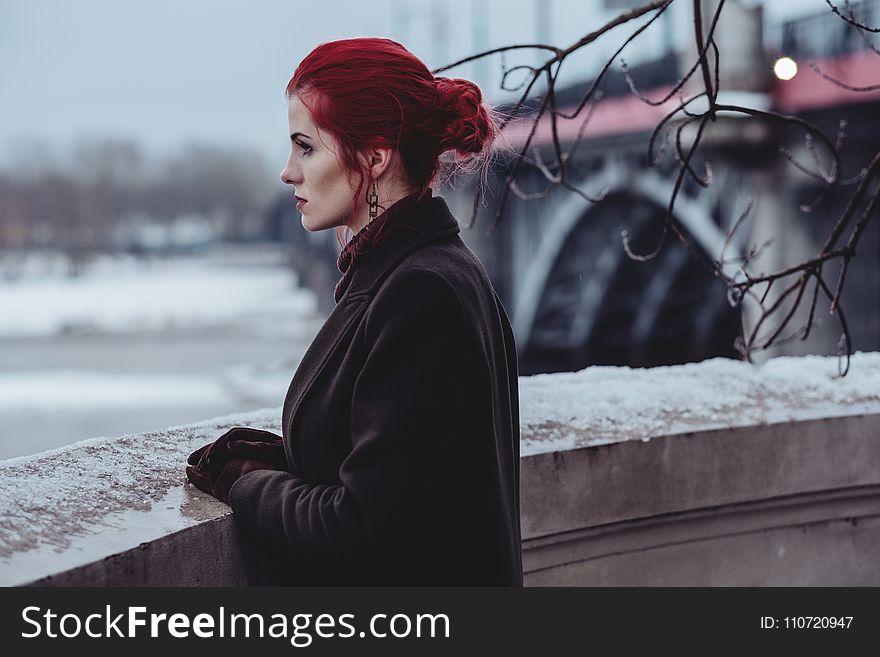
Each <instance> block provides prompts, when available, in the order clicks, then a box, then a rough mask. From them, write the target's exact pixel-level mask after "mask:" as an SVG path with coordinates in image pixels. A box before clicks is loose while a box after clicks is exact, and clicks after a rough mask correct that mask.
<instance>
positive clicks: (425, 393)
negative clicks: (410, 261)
mask: <svg viewBox="0 0 880 657" xmlns="http://www.w3.org/2000/svg"><path fill="white" fill-rule="evenodd" d="M465 317H466V316H465V313H464V311H463V308H462V306H461V302H460V301H459V299H458V296H457V295H456V293H455V291H454V290H453V288H452V287H451V285H450V284H449V283H448V282H447V281H446V280H445V279H444V278H442V277H441V276H440V275H439V274H437V273H435V272H433V271H430V270H426V269H408V270H406V271H405V272H403V273H401V274H399V275H398V276H396V277H395V278H394V279H393V280H389V281H388V283H386V285H385V287H384V288H383V289H382V290H381V291H380V292H379V294H378V295H377V296H376V298H375V300H374V301H373V303H372V305H371V308H370V309H369V310H368V311H367V314H366V316H365V322H366V326H365V332H364V340H365V344H366V346H367V356H366V359H365V362H364V365H363V369H362V370H361V372H360V373H359V374H358V376H357V379H356V382H355V385H354V392H353V398H352V400H351V434H352V435H351V438H352V450H351V452H350V453H349V455H348V456H347V457H346V459H345V460H344V461H343V463H342V465H341V468H340V472H339V475H340V480H341V482H342V484H341V485H326V484H314V483H311V482H308V481H305V480H303V479H300V478H298V477H296V476H294V475H292V474H290V473H288V472H278V471H270V470H261V471H254V472H250V473H248V474H246V475H245V476H243V477H241V478H240V479H239V480H238V481H237V482H236V483H235V484H234V485H233V487H232V489H231V492H230V504H231V506H232V508H233V510H234V511H235V514H236V518H237V520H238V521H239V522H241V523H242V524H243V525H244V526H245V529H246V530H249V531H250V532H251V533H254V534H256V535H257V536H260V537H265V538H266V539H268V540H269V541H271V542H273V543H276V544H281V545H282V546H284V547H285V548H287V549H289V550H290V552H291V553H292V554H293V555H294V556H296V555H303V556H314V557H318V558H331V559H332V558H336V559H345V560H356V559H359V558H369V555H370V554H371V553H377V552H381V553H383V554H384V555H385V556H386V557H387V556H388V554H389V551H390V552H391V553H394V552H395V550H396V549H405V545H406V542H407V540H415V539H414V538H413V535H414V530H415V531H416V533H417V530H416V528H417V527H419V526H420V524H422V523H424V524H427V523H429V522H430V518H431V515H432V514H433V513H435V512H436V511H437V510H438V509H439V508H440V507H441V506H442V503H443V495H444V493H443V491H444V490H448V488H449V486H450V485H454V482H455V474H454V472H451V471H450V467H449V464H450V463H451V462H452V458H451V457H452V456H453V454H454V453H455V450H456V448H457V445H456V438H457V437H458V436H460V435H461V434H462V430H461V428H460V426H458V423H461V422H463V421H467V416H468V415H467V413H466V412H465V405H466V400H465V394H464V389H465V388H466V387H467V386H463V385H462V381H461V378H462V376H471V377H473V376H474V374H473V371H472V370H473V368H474V354H475V352H474V351H473V350H472V346H473V345H474V344H475V342H474V340H475V337H474V336H475V333H474V331H475V329H474V327H473V326H469V325H468V322H466V320H465ZM468 363H469V365H468ZM468 366H469V367H470V369H471V372H470V373H467V371H466V367H468Z"/></svg>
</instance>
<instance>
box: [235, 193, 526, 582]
mask: <svg viewBox="0 0 880 657" xmlns="http://www.w3.org/2000/svg"><path fill="white" fill-rule="evenodd" d="M395 222H396V223H397V224H399V225H397V226H396V227H395V229H394V230H391V229H390V228H386V231H387V232H386V233H385V234H383V235H382V236H381V237H380V239H379V241H378V242H377V244H376V245H375V247H374V248H373V249H372V250H371V251H369V252H368V253H366V254H364V255H362V256H360V259H359V260H358V263H357V267H356V268H355V269H354V270H353V272H352V277H351V281H350V284H349V286H348V288H347V289H346V291H345V293H344V295H343V296H342V297H341V299H340V300H339V303H338V304H337V305H336V308H335V309H334V310H333V312H332V313H331V314H330V316H329V317H328V318H327V321H326V322H325V324H324V326H323V327H322V328H321V330H320V331H319V332H318V335H317V336H316V337H315V340H314V342H313V343H312V344H311V346H310V347H309V349H308V351H307V352H306V353H305V355H304V356H303V359H302V362H301V363H300V365H299V368H298V369H297V371H296V374H295V375H294V377H293V381H292V382H291V384H290V389H289V390H288V393H287V397H286V399H285V401H284V410H283V415H282V422H283V424H282V430H283V437H284V446H285V451H286V454H287V460H288V465H289V466H290V467H289V469H290V472H281V471H275V470H258V471H255V472H250V473H248V474H246V475H244V476H243V477H242V478H241V479H239V480H238V481H237V482H236V483H235V484H234V485H233V487H232V489H231V491H230V504H231V506H232V508H233V510H234V511H235V516H236V519H237V520H238V522H239V523H240V524H241V525H242V526H243V528H244V530H245V531H246V532H247V533H249V534H251V535H252V536H255V537H257V538H258V539H259V540H260V541H262V542H264V543H267V544H270V545H274V546H276V547H277V548H279V549H280V550H282V551H283V553H284V555H285V557H284V558H285V559H288V558H289V565H290V567H291V571H292V574H291V575H290V583H292V584H313V585H331V584H332V585H345V584H372V585H506V586H510V585H514V586H521V585H522V553H521V544H520V543H521V538H520V523H519V397H518V388H517V365H516V347H515V344H514V339H513V333H512V331H511V328H510V322H509V321H508V318H507V315H506V313H505V311H504V308H503V307H502V305H501V302H500V300H499V299H498V296H497V295H496V294H495V291H494V290H493V288H492V285H491V283H490V282H489V279H488V277H487V276H486V272H485V271H484V269H483V267H482V265H481V264H480V263H479V261H478V260H477V258H476V256H475V255H474V254H473V253H472V252H471V251H470V250H469V249H468V248H467V246H465V244H464V243H463V242H462V241H461V238H460V237H459V235H458V233H459V228H458V224H457V222H456V220H455V218H454V217H453V216H452V215H451V214H450V212H449V208H448V207H447V205H446V202H445V201H444V200H443V199H442V198H440V197H436V196H435V197H430V196H429V197H428V198H427V199H424V200H422V201H420V202H419V203H418V204H417V205H415V207H413V208H412V209H410V210H409V211H407V212H405V213H403V214H402V215H401V216H399V217H398V218H397V219H396V220H395Z"/></svg>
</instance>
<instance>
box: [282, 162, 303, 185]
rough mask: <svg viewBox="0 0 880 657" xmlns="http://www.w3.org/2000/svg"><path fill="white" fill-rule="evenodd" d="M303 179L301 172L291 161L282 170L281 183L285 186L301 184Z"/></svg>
mask: <svg viewBox="0 0 880 657" xmlns="http://www.w3.org/2000/svg"><path fill="white" fill-rule="evenodd" d="M301 177H302V175H301V172H300V171H299V170H298V169H297V168H296V167H295V166H294V163H293V162H292V161H291V160H287V164H285V165H284V168H283V169H282V170H281V182H283V183H284V184H285V185H295V184H297V183H298V182H301V181H300V178H301Z"/></svg>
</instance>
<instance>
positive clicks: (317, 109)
mask: <svg viewBox="0 0 880 657" xmlns="http://www.w3.org/2000/svg"><path fill="white" fill-rule="evenodd" d="M294 94H296V95H297V96H299V97H300V99H302V100H303V102H304V103H305V102H306V101H305V99H303V95H308V99H309V102H308V103H306V105H307V107H308V108H309V110H310V112H311V114H312V119H313V120H314V122H315V125H317V126H318V127H319V128H321V129H322V130H325V131H327V132H329V133H330V134H332V135H333V137H334V138H335V139H336V141H337V142H338V143H339V146H340V152H339V153H338V157H339V161H340V164H341V165H342V166H343V167H344V168H345V169H346V170H347V171H348V172H349V173H351V174H355V175H358V174H359V184H358V187H357V190H356V192H355V195H354V198H357V195H358V194H360V193H361V192H363V193H364V197H365V199H366V194H367V189H366V188H365V184H364V183H365V182H366V177H367V172H366V171H365V170H364V169H363V168H362V167H361V164H360V163H359V162H358V160H357V153H358V151H362V150H365V149H368V148H371V147H380V148H392V149H394V150H396V151H397V152H398V153H399V154H400V159H401V163H402V166H403V170H404V173H405V174H406V176H407V178H408V179H409V182H410V183H411V184H412V185H413V186H414V187H415V189H416V190H417V191H419V192H420V196H422V195H424V194H426V193H427V192H428V188H429V187H431V186H432V185H434V184H440V185H442V184H443V183H445V182H446V181H447V180H448V179H449V178H450V177H451V176H452V175H454V174H455V173H457V172H459V171H464V172H473V171H476V170H478V169H479V170H480V171H481V173H482V176H481V182H484V181H485V179H486V173H487V169H488V165H489V155H490V149H491V145H492V142H493V141H494V139H495V137H496V136H497V135H498V132H499V130H498V125H499V121H498V118H497V117H498V114H497V113H496V112H495V111H494V110H492V109H490V108H489V107H487V106H486V105H485V104H484V103H483V94H482V92H481V91H480V88H479V87H478V86H477V85H476V84H474V83H473V82H471V81H469V80H464V79H460V78H446V77H434V75H433V74H432V73H431V71H430V70H428V67H427V66H425V64H424V63H423V62H422V61H421V60H420V59H419V58H418V57H416V56H415V55H413V54H412V53H411V52H410V51H408V50H407V49H406V48H404V47H403V46H402V45H401V44H399V43H398V42H396V41H392V40H391V39H383V38H359V39H341V40H338V41H330V42H327V43H322V44H321V45H319V46H318V47H317V48H315V49H314V50H312V52H310V53H309V54H308V55H307V56H306V58H305V59H303V60H302V62H300V64H299V66H298V67H297V69H296V71H295V72H294V74H293V77H292V78H291V79H290V82H288V83H287V91H286V95H287V97H288V98H289V97H290V96H292V95H294ZM450 151H451V152H452V153H451V157H442V158H441V155H443V154H444V153H447V152H450ZM367 187H368V186H367ZM383 210H384V208H383ZM353 219H354V216H353V215H352V217H350V218H349V221H348V222H346V225H350V224H351V222H352V221H353ZM337 236H339V232H337ZM341 243H342V239H341V237H340V244H341Z"/></svg>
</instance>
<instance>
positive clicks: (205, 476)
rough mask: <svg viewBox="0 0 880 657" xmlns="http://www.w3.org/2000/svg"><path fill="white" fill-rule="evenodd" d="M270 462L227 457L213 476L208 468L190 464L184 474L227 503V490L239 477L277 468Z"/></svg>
mask: <svg viewBox="0 0 880 657" xmlns="http://www.w3.org/2000/svg"><path fill="white" fill-rule="evenodd" d="M277 469H278V468H275V467H273V466H272V465H271V464H270V463H265V462H263V461H258V460H256V459H248V458H237V457H232V458H228V459H227V460H226V462H225V463H224V465H223V467H222V468H221V469H220V472H219V473H218V474H217V475H216V476H214V475H212V474H211V473H210V472H209V471H208V470H197V469H196V467H194V466H192V465H188V466H186V476H187V478H188V479H189V480H190V481H191V482H192V484H193V485H194V486H195V487H196V488H198V489H199V490H202V491H204V492H206V493H208V494H209V495H213V496H214V497H216V498H217V499H218V500H220V501H221V502H226V503H227V504H229V491H230V489H231V488H232V484H234V483H235V482H236V481H238V479H239V477H241V476H243V475H245V474H247V473H248V472H252V471H254V470H277Z"/></svg>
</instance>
